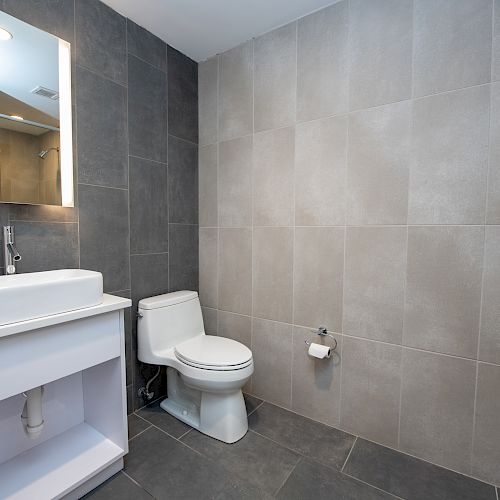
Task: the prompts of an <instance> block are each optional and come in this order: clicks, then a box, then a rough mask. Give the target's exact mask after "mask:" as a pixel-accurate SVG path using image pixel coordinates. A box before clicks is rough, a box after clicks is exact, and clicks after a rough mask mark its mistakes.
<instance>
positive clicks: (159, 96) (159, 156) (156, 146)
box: [128, 56, 167, 162]
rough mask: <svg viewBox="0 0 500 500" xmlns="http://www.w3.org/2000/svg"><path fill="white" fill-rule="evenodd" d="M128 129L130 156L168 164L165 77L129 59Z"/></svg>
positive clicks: (153, 69)
mask: <svg viewBox="0 0 500 500" xmlns="http://www.w3.org/2000/svg"><path fill="white" fill-rule="evenodd" d="M128 130H129V141H130V143H129V152H130V154H131V155H134V156H139V157H141V158H147V159H148V160H155V161H161V162H166V161H167V77H166V75H165V73H163V72H162V71H161V70H159V69H157V68H154V67H153V66H151V65H150V64H148V63H145V62H144V61H141V60H140V59H137V57H134V56H129V57H128Z"/></svg>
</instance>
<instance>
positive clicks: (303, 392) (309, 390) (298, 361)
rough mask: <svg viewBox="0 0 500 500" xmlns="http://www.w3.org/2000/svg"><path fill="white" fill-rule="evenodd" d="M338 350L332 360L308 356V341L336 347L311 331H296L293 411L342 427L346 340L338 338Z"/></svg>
mask: <svg viewBox="0 0 500 500" xmlns="http://www.w3.org/2000/svg"><path fill="white" fill-rule="evenodd" d="M335 339H336V340H337V342H338V345H337V349H336V350H335V351H334V352H333V353H332V355H331V357H330V359H328V360H324V359H316V358H312V357H310V356H309V355H308V354H307V350H308V347H307V345H306V344H305V340H308V341H309V342H316V343H318V344H325V345H329V346H333V345H334V342H333V341H332V339H330V338H321V337H319V336H318V335H317V334H316V333H313V332H311V330H310V329H308V328H300V327H294V329H293V363H292V410H293V411H295V412H297V413H300V414H301V415H305V416H306V417H309V418H312V419H314V420H317V421H319V422H323V423H324V424H328V425H332V426H336V427H338V426H339V423H340V378H341V376H340V375H341V369H342V368H341V363H342V361H341V360H342V356H341V351H342V337H341V336H339V335H335Z"/></svg>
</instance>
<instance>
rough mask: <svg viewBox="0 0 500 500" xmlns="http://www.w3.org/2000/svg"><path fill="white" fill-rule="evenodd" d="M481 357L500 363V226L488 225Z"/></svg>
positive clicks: (480, 343)
mask: <svg viewBox="0 0 500 500" xmlns="http://www.w3.org/2000/svg"><path fill="white" fill-rule="evenodd" d="M483 265H484V269H483V300H482V311H481V333H480V335H479V359H480V360H481V361H489V362H491V363H499V364H500V226H486V239H485V250H484V264H483Z"/></svg>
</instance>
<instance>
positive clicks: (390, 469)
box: [86, 396, 498, 500]
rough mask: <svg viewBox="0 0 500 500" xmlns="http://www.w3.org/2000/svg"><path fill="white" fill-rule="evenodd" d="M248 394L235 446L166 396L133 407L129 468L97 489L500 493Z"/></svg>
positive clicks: (198, 495) (428, 499)
mask: <svg viewBox="0 0 500 500" xmlns="http://www.w3.org/2000/svg"><path fill="white" fill-rule="evenodd" d="M245 400H246V403H247V410H248V413H249V427H250V430H249V432H248V433H247V435H246V436H245V437H244V438H243V439H241V440H240V441H238V442H237V443H235V444H233V445H227V444H224V443H221V442H220V441H216V440H215V439H211V438H209V437H207V436H205V435H203V434H200V433H199V432H197V431H195V430H194V429H191V428H190V427H189V426H187V425H185V424H183V423H182V422H179V421H178V420H176V419H175V418H173V417H171V416H170V415H168V414H167V413H165V412H164V411H163V410H161V409H160V408H159V406H158V403H156V404H153V405H152V406H151V407H148V408H143V409H142V410H140V411H138V412H137V413H135V414H133V415H130V416H129V433H130V452H129V454H128V455H127V457H126V459H125V469H124V471H123V472H120V473H119V474H117V475H116V476H114V477H113V478H111V479H110V480H109V481H107V482H106V483H104V484H103V485H101V486H100V487H99V488H97V489H96V490H94V491H93V492H91V493H89V495H87V497H88V498H93V499H94V500H98V499H106V500H112V499H120V500H122V499H138V500H142V499H151V498H159V499H163V498H165V499H166V498H168V499H183V500H190V499H205V498H207V499H220V500H223V499H243V500H244V499H249V500H251V499H264V500H265V499H272V498H278V499H287V500H288V499H300V500H308V499H314V500H321V499H347V500H372V499H394V498H404V499H422V500H424V499H425V500H446V499H453V500H468V499H470V500H498V499H497V493H498V492H496V491H495V488H494V487H493V486H490V485H487V484H485V483H481V482H480V481H476V480H474V479H471V478H468V477H466V476H462V475H460V474H456V473H454V472H451V471H449V470H446V469H443V468H441V467H436V466H435V465H432V464H429V463H427V462H424V461H422V460H418V459H416V458H413V457H410V456H408V455H404V454H402V453H399V452H397V451H394V450H390V449H388V448H385V447H383V446H379V445H377V444H374V443H371V442H369V441H365V440H364V439H361V438H356V437H355V436H352V435H350V434H347V433H345V432H342V431H339V430H337V429H333V428H331V427H328V426H326V425H323V424H320V423H318V422H314V421H312V420H309V419H307V418H304V417H301V416H299V415H296V414H295V413H291V412H289V411H286V410H283V409H281V408H278V407H277V406H274V405H271V404H269V403H262V401H260V400H258V399H256V398H253V397H251V396H246V397H245ZM87 497H86V498H87Z"/></svg>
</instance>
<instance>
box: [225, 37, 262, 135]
mask: <svg viewBox="0 0 500 500" xmlns="http://www.w3.org/2000/svg"><path fill="white" fill-rule="evenodd" d="M218 109H219V113H218V114H219V140H222V141H224V140H227V139H232V138H234V137H241V136H242V135H246V134H250V133H251V132H252V130H253V41H252V40H250V41H248V42H246V43H244V44H242V45H239V46H238V47H235V48H234V49H231V50H229V51H227V52H224V54H222V55H221V56H220V57H219V100H218Z"/></svg>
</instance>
